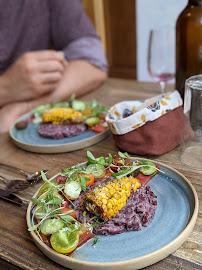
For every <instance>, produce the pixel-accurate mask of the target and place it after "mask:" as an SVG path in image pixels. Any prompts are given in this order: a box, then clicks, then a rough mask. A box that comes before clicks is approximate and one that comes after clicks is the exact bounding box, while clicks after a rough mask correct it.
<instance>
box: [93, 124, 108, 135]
mask: <svg viewBox="0 0 202 270" xmlns="http://www.w3.org/2000/svg"><path fill="white" fill-rule="evenodd" d="M106 129H107V128H106V127H103V125H102V123H98V124H97V125H95V126H94V127H93V128H92V130H93V131H94V132H96V133H101V132H103V131H105V130H106Z"/></svg>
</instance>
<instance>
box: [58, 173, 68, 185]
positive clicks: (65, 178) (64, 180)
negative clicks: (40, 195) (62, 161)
mask: <svg viewBox="0 0 202 270" xmlns="http://www.w3.org/2000/svg"><path fill="white" fill-rule="evenodd" d="M66 180H67V177H66V176H62V175H60V174H59V175H58V176H57V177H56V179H55V181H56V183H57V184H58V185H60V184H65V183H66Z"/></svg>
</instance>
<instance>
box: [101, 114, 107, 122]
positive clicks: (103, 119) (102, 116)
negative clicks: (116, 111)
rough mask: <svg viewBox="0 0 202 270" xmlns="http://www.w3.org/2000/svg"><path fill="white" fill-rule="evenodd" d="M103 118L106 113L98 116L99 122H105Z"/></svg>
mask: <svg viewBox="0 0 202 270" xmlns="http://www.w3.org/2000/svg"><path fill="white" fill-rule="evenodd" d="M105 117H106V113H104V114H102V115H100V116H99V118H100V120H102V121H103V122H106V120H105Z"/></svg>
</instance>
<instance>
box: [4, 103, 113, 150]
mask: <svg viewBox="0 0 202 270" xmlns="http://www.w3.org/2000/svg"><path fill="white" fill-rule="evenodd" d="M74 103H75V105H74V107H75V108H76V109H75V110H76V111H79V112H81V113H82V112H84V117H85V120H86V119H88V120H87V124H88V125H89V126H88V125H87V124H85V126H86V128H85V130H83V131H82V133H80V134H78V135H76V136H72V137H63V136H62V137H63V138H59V139H58V138H57V139H56V138H51V137H44V136H41V135H40V134H39V126H40V125H41V123H37V122H38V120H39V122H40V117H42V115H43V113H44V112H47V111H49V112H50V110H53V109H56V110H57V112H56V113H58V114H60V113H61V112H60V111H59V109H60V107H65V108H64V111H65V110H69V108H70V105H69V103H68V102H63V103H57V104H54V105H49V104H47V105H48V106H47V105H45V106H39V107H37V108H36V109H35V110H33V111H32V112H30V113H28V114H26V115H24V116H22V117H20V118H19V119H18V120H17V121H16V123H15V124H14V125H13V126H12V127H11V129H10V132H9V133H10V136H11V138H12V140H13V141H14V143H15V144H16V145H17V146H18V147H20V148H22V149H24V150H27V151H31V152H36V153H63V152H70V151H75V150H79V149H82V148H85V147H88V146H90V145H93V144H96V143H98V142H100V141H101V140H103V139H105V138H106V137H107V136H109V135H110V133H111V132H110V129H109V128H107V127H106V122H105V120H104V118H103V115H104V114H105V112H106V111H107V108H106V107H104V106H103V105H100V104H98V103H97V102H96V101H92V102H80V101H76V100H75V101H74ZM70 109H71V108H70ZM51 113H52V112H51ZM65 113H66V111H65ZM87 114H88V115H87ZM48 117H50V118H51V117H52V116H50V115H48ZM54 117H55V115H54ZM57 117H58V118H60V115H59V116H57ZM58 118H57V119H58ZM59 120H60V119H59ZM91 120H92V121H91ZM23 121H25V122H27V125H26V127H25V128H21V127H20V128H19V127H18V126H17V124H18V123H19V122H23ZM47 121H49V120H47ZM93 121H95V123H93ZM96 121H97V123H96ZM89 122H90V123H89ZM45 125H51V124H50V123H46V124H45ZM58 126H59V125H58ZM60 126H62V125H60ZM45 128H46V127H45ZM51 128H52V127H51ZM81 128H82V129H83V127H81ZM42 132H44V130H42ZM45 132H46V130H45ZM50 132H52V130H51V131H50ZM48 136H49V135H48ZM50 136H51V134H50Z"/></svg>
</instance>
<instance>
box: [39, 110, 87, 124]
mask: <svg viewBox="0 0 202 270" xmlns="http://www.w3.org/2000/svg"><path fill="white" fill-rule="evenodd" d="M42 119H43V122H45V123H47V122H52V124H55V125H59V124H60V125H62V124H79V123H81V122H83V121H84V120H85V117H84V116H83V115H82V113H81V112H78V111H76V110H74V109H72V108H52V109H48V110H46V111H45V112H44V113H43V114H42Z"/></svg>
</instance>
